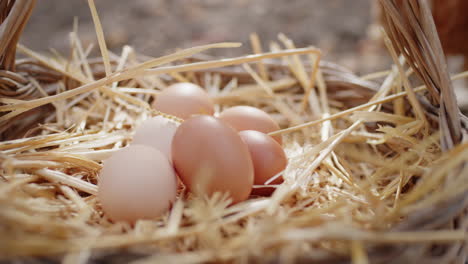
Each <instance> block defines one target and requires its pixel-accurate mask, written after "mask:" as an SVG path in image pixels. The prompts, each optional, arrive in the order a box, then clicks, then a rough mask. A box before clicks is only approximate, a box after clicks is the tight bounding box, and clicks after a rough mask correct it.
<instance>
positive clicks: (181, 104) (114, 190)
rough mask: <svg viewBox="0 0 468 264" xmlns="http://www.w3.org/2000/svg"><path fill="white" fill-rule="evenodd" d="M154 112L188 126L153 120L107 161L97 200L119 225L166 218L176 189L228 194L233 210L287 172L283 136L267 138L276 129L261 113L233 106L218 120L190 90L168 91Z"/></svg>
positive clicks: (202, 96) (187, 86)
mask: <svg viewBox="0 0 468 264" xmlns="http://www.w3.org/2000/svg"><path fill="white" fill-rule="evenodd" d="M153 107H154V108H155V109H156V110H158V111H161V112H164V113H167V114H170V115H174V116H177V117H179V118H181V119H184V120H185V121H184V122H182V123H181V124H180V125H179V124H178V123H177V122H174V121H172V120H171V119H168V118H165V117H162V116H156V117H153V118H150V119H148V120H146V121H145V122H143V124H142V125H140V126H139V127H138V128H137V129H136V132H135V135H134V137H133V141H132V144H131V145H130V146H129V147H126V148H123V149H122V150H119V151H118V152H117V153H115V154H114V155H112V156H111V157H110V158H109V159H107V160H105V161H104V166H103V169H102V170H101V173H100V176H99V181H98V187H99V188H98V198H99V200H100V202H101V205H102V208H103V210H104V212H105V213H106V214H107V215H108V216H109V217H110V218H111V219H113V220H115V221H129V222H133V221H135V220H137V219H142V218H154V217H157V216H159V215H161V214H162V213H164V212H165V211H167V210H168V208H169V207H170V205H171V203H173V202H174V201H175V199H176V195H177V188H178V185H179V184H184V185H185V186H186V188H187V189H188V190H189V191H192V192H195V193H201V194H207V195H211V194H213V193H215V192H222V193H228V194H229V196H230V198H231V199H232V202H233V203H237V202H240V201H243V200H246V199H247V198H248V197H249V195H250V194H251V193H254V194H260V195H261V194H265V193H268V191H269V190H268V189H267V190H265V189H254V191H253V192H252V186H253V185H264V184H265V182H267V181H268V180H269V179H271V178H272V177H274V176H276V175H277V174H279V173H281V172H282V171H283V170H284V169H285V167H286V165H287V159H286V155H285V153H284V151H283V148H282V147H281V144H282V139H281V137H270V136H268V135H267V134H266V133H268V132H272V131H275V130H277V129H279V126H278V124H277V123H276V122H275V121H274V120H273V119H272V118H271V117H270V116H269V115H268V114H267V113H266V112H264V111H262V110H260V109H258V108H255V107H250V106H235V107H232V108H228V109H226V110H224V111H223V112H221V113H220V114H219V116H218V117H214V116H213V114H214V104H213V102H212V101H211V99H210V97H209V96H208V94H207V93H206V92H205V91H204V90H203V89H202V88H200V87H199V86H197V85H195V84H192V83H177V84H174V85H171V86H170V87H168V88H166V89H165V90H163V91H162V92H161V93H160V94H159V95H158V96H157V98H156V100H155V102H154V103H153ZM178 178H179V179H180V182H181V183H179V180H178ZM281 181H282V179H281V177H279V178H277V179H276V180H274V181H273V182H272V183H273V184H277V183H281ZM255 191H257V193H255Z"/></svg>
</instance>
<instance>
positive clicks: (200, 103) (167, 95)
mask: <svg viewBox="0 0 468 264" xmlns="http://www.w3.org/2000/svg"><path fill="white" fill-rule="evenodd" d="M153 108H154V109H156V110H158V111H161V112H163V113H167V114H170V115H174V116H177V117H179V118H182V119H187V118H189V117H191V116H192V115H196V114H204V115H213V113H214V104H213V102H212V100H211V98H210V97H209V95H208V94H207V93H206V92H205V90H203V89H202V88H201V87H200V86H198V85H195V84H193V83H176V84H173V85H171V86H169V87H167V88H166V89H164V90H163V91H162V92H161V93H160V94H158V96H157V97H156V99H155V101H154V102H153Z"/></svg>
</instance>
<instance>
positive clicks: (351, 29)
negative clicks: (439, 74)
mask: <svg viewBox="0 0 468 264" xmlns="http://www.w3.org/2000/svg"><path fill="white" fill-rule="evenodd" d="M371 2H372V0H352V1H350V0H328V1H323V0H295V1H284V0H231V1H224V0H193V1H186V0H135V1H128V0H96V1H95V3H96V6H97V9H98V12H99V15H100V18H101V21H102V25H103V28H104V33H105V37H106V40H107V44H108V46H109V48H110V49H111V50H113V51H114V52H117V53H120V49H121V48H122V46H123V45H125V44H129V45H132V46H133V47H134V48H135V49H136V50H137V51H139V52H141V53H144V54H146V55H150V56H159V55H161V54H165V53H168V52H170V51H172V50H174V49H176V48H187V47H191V46H195V45H201V44H206V43H212V42H222V41H240V42H242V43H243V44H244V45H243V47H242V48H239V49H230V50H217V51H215V52H214V54H215V55H221V54H222V55H223V56H234V55H242V54H247V53H249V52H250V45H249V34H250V33H252V32H256V33H258V35H259V36H260V39H261V40H262V42H263V46H264V47H263V48H264V49H265V50H266V49H267V48H268V44H269V42H270V41H272V40H277V35H278V33H280V32H282V33H284V34H286V35H287V36H288V37H289V38H291V39H293V40H294V42H295V43H296V45H297V46H298V47H305V46H310V45H313V46H317V47H319V48H321V49H322V50H323V51H324V53H325V57H326V58H327V59H328V60H332V61H334V62H337V63H340V64H342V65H344V66H347V67H349V68H351V69H352V70H355V71H358V72H363V73H364V72H374V71H378V70H382V69H385V68H386V67H387V65H388V63H389V61H382V60H381V59H380V60H379V59H377V57H380V56H379V54H378V52H379V51H376V50H374V49H372V48H371V45H370V43H369V25H370V24H371V22H372V17H371V13H372V12H371V9H372V7H371ZM74 17H77V18H78V21H79V35H80V38H81V40H82V41H83V42H84V43H85V47H86V45H87V44H90V43H95V42H96V36H95V33H94V26H93V22H92V18H91V15H90V11H89V7H88V4H87V1H84V0H69V1H63V0H47V1H44V2H42V1H40V2H38V4H37V6H36V8H35V10H34V12H33V15H32V17H31V19H30V22H29V24H28V25H27V27H26V30H25V32H24V34H23V36H22V40H21V42H22V43H23V44H25V45H27V46H28V47H31V48H33V49H34V50H38V51H47V50H48V49H50V48H54V49H57V50H59V51H60V52H62V53H65V54H66V52H67V50H68V45H69V42H68V41H69V39H68V33H69V32H70V31H71V30H72V28H73V19H74ZM369 49H370V50H369ZM94 50H95V51H97V50H98V47H97V46H95V48H94ZM376 53H377V54H376ZM363 57H366V59H367V62H366V63H362V59H363ZM384 62H386V63H384Z"/></svg>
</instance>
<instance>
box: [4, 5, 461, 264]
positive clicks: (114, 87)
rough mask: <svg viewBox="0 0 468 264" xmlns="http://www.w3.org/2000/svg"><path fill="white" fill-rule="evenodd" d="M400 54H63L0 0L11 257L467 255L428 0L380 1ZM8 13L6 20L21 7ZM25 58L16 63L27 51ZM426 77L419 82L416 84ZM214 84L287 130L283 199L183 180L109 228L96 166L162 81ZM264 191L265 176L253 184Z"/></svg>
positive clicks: (183, 259)
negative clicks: (354, 57)
mask: <svg viewBox="0 0 468 264" xmlns="http://www.w3.org/2000/svg"><path fill="white" fill-rule="evenodd" d="M380 3H381V5H382V7H383V9H384V10H385V17H384V20H385V23H384V26H385V31H386V36H387V37H386V44H387V46H388V49H389V52H390V54H391V56H392V57H393V59H394V63H395V64H394V66H393V67H392V68H391V69H390V70H388V71H385V72H379V73H375V74H371V75H367V76H361V77H359V76H356V75H354V74H353V73H351V72H349V71H347V70H346V69H343V68H341V67H339V66H338V65H334V64H332V63H328V62H325V61H323V60H321V54H320V51H319V50H317V49H316V48H313V47H310V48H296V47H295V46H294V43H293V42H292V41H291V40H290V39H288V38H287V37H286V36H284V35H279V39H278V41H277V42H272V44H271V45H270V49H271V52H266V53H264V52H263V51H262V49H261V45H260V41H259V39H258V37H256V36H255V35H252V38H251V40H252V46H253V50H254V53H255V54H253V55H248V56H243V57H239V58H229V59H213V58H209V57H207V56H202V55H199V53H200V52H203V51H204V50H207V49H210V48H230V47H235V46H237V45H238V44H235V43H220V44H212V45H206V46H201V47H194V48H190V49H186V50H181V51H178V52H176V53H173V54H170V55H167V56H163V57H160V58H156V59H154V58H148V57H144V56H142V55H139V54H137V53H135V51H134V50H133V49H132V48H131V47H124V48H123V50H122V53H121V54H120V55H116V54H112V53H110V52H108V50H107V48H106V46H105V42H104V37H103V36H104V35H103V32H102V29H101V26H100V23H99V18H98V16H97V13H96V10H95V8H94V3H93V1H92V0H89V4H90V7H91V11H92V14H93V18H94V20H95V25H96V32H97V35H98V40H99V44H100V45H99V46H100V50H101V54H102V58H96V59H92V58H87V52H88V50H87V49H85V47H83V46H82V44H81V42H80V39H79V36H78V35H77V33H76V31H75V32H73V33H72V34H71V43H72V46H71V52H70V56H69V57H68V58H64V57H62V56H61V55H59V54H54V55H50V56H44V55H40V54H37V53H35V52H34V51H32V50H30V49H28V48H26V47H23V46H21V45H18V46H17V45H16V42H17V40H18V38H19V37H18V36H19V34H20V33H21V29H22V28H23V27H24V24H25V21H26V20H27V18H28V16H29V14H30V13H31V10H32V8H33V5H34V1H27V0H25V1H22V0H17V1H8V0H2V1H0V6H1V7H2V10H4V11H3V14H1V16H0V19H1V21H2V24H1V27H0V33H1V34H2V35H0V48H1V55H2V56H1V61H0V62H1V65H0V66H1V68H2V70H1V71H0V93H1V95H2V97H1V98H0V103H1V105H0V112H1V113H2V115H1V116H0V122H1V126H0V133H1V137H2V139H3V141H2V142H1V143H0V164H1V167H0V233H1V237H0V256H1V258H3V259H5V260H16V261H19V263H21V262H31V263H38V262H39V263H40V262H41V261H44V262H60V261H62V262H64V263H87V262H89V263H101V262H102V263H104V262H121V263H129V262H138V263H147V262H151V263H153V262H162V263H193V262H195V263H199V262H234V263H241V262H272V263H278V262H280V263H282V262H306V263H309V262H313V263H348V262H352V263H414V262H415V261H419V262H421V263H464V262H465V261H466V257H467V247H468V246H467V244H466V239H467V234H466V230H467V227H468V217H467V210H466V209H467V204H468V166H466V162H467V160H468V148H467V146H468V144H467V143H466V131H467V125H466V117H464V116H462V115H461V114H460V113H459V110H458V108H457V105H456V100H455V97H454V94H453V89H452V86H451V79H452V80H453V79H458V78H464V77H466V76H467V75H468V73H466V72H465V73H461V74H458V75H455V76H452V77H450V76H449V75H448V73H447V71H446V65H445V61H444V56H443V53H442V49H441V47H440V42H439V40H438V37H437V34H436V33H435V32H436V31H435V27H434V23H433V20H432V17H431V15H430V11H429V9H428V7H427V5H426V2H425V1H422V0H421V1H418V0H411V1H406V2H404V3H402V4H401V5H397V4H396V3H395V1H393V0H381V1H380ZM8 14H9V15H8ZM16 47H18V50H19V52H20V53H22V54H24V55H26V58H25V59H22V60H16V61H15V60H12V56H13V58H14V56H15V55H14V52H15V48H16ZM413 75H416V76H417V77H419V80H420V84H422V85H420V86H418V87H415V86H416V84H417V80H416V81H415V80H413V79H410V77H412V76H413ZM178 81H190V82H194V83H198V84H200V85H201V86H203V87H205V88H206V89H207V90H208V92H209V94H210V95H212V97H213V98H214V100H215V101H216V102H217V104H218V106H217V107H218V109H217V110H222V109H224V108H226V107H229V106H232V105H238V104H248V105H253V106H256V107H259V108H262V109H264V110H265V111H267V112H269V113H270V114H271V115H272V116H273V117H274V118H275V119H276V120H277V121H278V122H279V123H280V124H281V126H282V127H283V128H284V129H282V130H280V131H276V132H273V133H272V134H275V135H276V134H282V135H283V138H284V142H285V144H284V146H285V150H286V152H287V155H288V158H289V165H288V167H287V169H286V171H285V172H284V178H285V182H284V183H283V184H281V185H277V186H275V187H276V191H275V192H274V193H273V195H272V196H271V197H252V198H251V199H249V200H248V201H245V202H242V203H239V204H236V205H234V206H228V204H229V201H228V200H226V198H225V197H224V196H223V195H215V196H213V197H211V198H206V197H192V196H187V195H185V194H184V193H181V194H180V197H179V199H178V200H177V201H176V202H175V203H174V204H173V206H172V208H171V210H170V212H168V213H167V214H166V215H164V216H162V217H160V218H158V219H154V220H144V221H138V222H137V223H136V224H135V225H128V224H126V223H114V222H111V221H109V220H108V219H107V218H106V216H105V215H104V214H103V213H102V211H101V209H100V205H99V201H97V199H96V195H95V194H96V191H97V188H96V183H97V178H98V173H99V170H100V168H101V161H102V160H103V159H105V158H106V157H108V156H109V155H111V154H112V153H114V152H115V151H117V150H118V149H120V148H122V147H124V146H126V145H128V144H129V142H130V141H131V139H132V133H133V131H134V128H135V127H136V126H137V125H138V124H139V123H140V122H141V121H143V120H144V119H146V118H148V117H149V116H153V115H160V114H163V113H158V112H155V111H154V110H151V108H150V107H149V104H150V102H151V101H152V100H153V99H154V98H155V96H157V94H158V91H160V90H162V89H164V88H165V87H166V86H167V85H169V84H171V83H173V82H178ZM257 187H259V186H257Z"/></svg>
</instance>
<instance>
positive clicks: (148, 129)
mask: <svg viewBox="0 0 468 264" xmlns="http://www.w3.org/2000/svg"><path fill="white" fill-rule="evenodd" d="M178 126H179V124H178V123H177V122H175V121H172V120H170V119H168V118H165V117H163V116H155V117H152V118H149V119H147V120H145V121H144V122H143V123H142V124H141V125H140V126H139V127H137V129H136V131H135V135H134V136H133V141H132V144H141V145H146V146H150V147H153V148H155V149H157V150H159V151H161V152H162V153H163V154H164V155H165V156H166V157H167V158H168V159H169V160H170V161H171V162H172V159H171V157H172V151H171V145H172V138H173V137H174V134H175V132H176V130H177V127H178Z"/></svg>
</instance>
